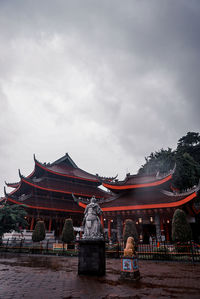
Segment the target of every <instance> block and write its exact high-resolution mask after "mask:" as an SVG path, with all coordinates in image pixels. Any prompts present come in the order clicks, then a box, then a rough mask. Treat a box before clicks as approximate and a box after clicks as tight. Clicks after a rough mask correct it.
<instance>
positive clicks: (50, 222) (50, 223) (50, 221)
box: [49, 218, 52, 232]
mask: <svg viewBox="0 0 200 299" xmlns="http://www.w3.org/2000/svg"><path fill="white" fill-rule="evenodd" d="M51 225H52V218H50V219H49V232H50V231H51Z"/></svg>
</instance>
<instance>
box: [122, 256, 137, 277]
mask: <svg viewBox="0 0 200 299" xmlns="http://www.w3.org/2000/svg"><path fill="white" fill-rule="evenodd" d="M140 278H141V277H140V271H139V267H138V259H137V257H136V256H134V257H123V258H122V259H121V272H120V279H123V280H132V281H137V280H139V279H140Z"/></svg>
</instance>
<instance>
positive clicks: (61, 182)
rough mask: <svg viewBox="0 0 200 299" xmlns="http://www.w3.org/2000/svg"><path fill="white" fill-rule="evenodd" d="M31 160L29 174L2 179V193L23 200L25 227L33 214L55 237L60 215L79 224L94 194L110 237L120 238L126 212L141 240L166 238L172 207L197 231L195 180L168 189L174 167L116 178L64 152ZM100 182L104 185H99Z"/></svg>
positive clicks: (32, 220) (31, 224) (168, 238)
mask: <svg viewBox="0 0 200 299" xmlns="http://www.w3.org/2000/svg"><path fill="white" fill-rule="evenodd" d="M34 162H35V168H34V171H33V172H32V173H31V174H30V175H29V176H27V177H24V176H22V175H21V173H20V171H19V176H20V181H19V182H18V183H13V184H11V183H6V185H7V186H8V187H12V188H14V190H13V191H12V192H10V193H7V192H6V191H5V197H4V200H7V201H8V202H10V203H16V204H23V205H24V206H25V208H26V210H27V212H28V217H27V220H28V222H29V228H28V229H29V230H33V228H34V224H35V222H36V220H37V218H40V219H42V220H44V221H45V224H46V229H47V230H49V231H52V230H53V231H54V232H55V236H57V237H59V235H60V234H61V231H62V227H63V224H64V220H65V218H68V217H71V218H72V219H73V223H74V226H75V227H77V228H80V227H81V225H82V219H83V212H84V209H85V207H86V205H87V203H89V198H91V197H92V196H95V197H96V199H97V201H98V203H99V205H100V207H101V209H102V210H103V216H102V217H101V223H102V225H103V227H104V232H105V234H106V235H107V237H108V239H111V240H112V241H117V240H118V241H120V240H121V239H122V231H123V225H124V222H125V220H126V219H128V218H129V219H133V220H134V221H135V223H136V226H137V230H138V234H139V236H140V241H141V242H143V243H148V242H149V237H150V236H154V237H155V238H156V239H157V240H160V239H162V240H165V241H171V222H172V217H173V213H174V211H175V209H177V208H181V209H183V210H184V211H185V212H186V214H187V218H188V221H189V222H190V224H191V227H192V231H193V238H194V240H198V238H199V237H200V235H199V234H200V233H199V229H198V225H199V222H200V221H199V220H200V219H199V215H200V214H199V212H200V205H199V201H197V193H198V191H199V189H200V184H199V185H198V186H194V188H192V189H190V190H187V191H186V192H183V193H180V192H178V191H174V190H172V188H171V181H172V177H173V173H174V171H175V168H174V169H172V170H171V171H170V172H169V173H167V174H162V175H160V174H158V173H157V174H153V175H148V176H147V175H130V174H127V175H126V177H125V179H124V180H123V181H119V180H117V179H116V177H115V178H107V177H100V176H98V175H93V174H90V173H88V172H86V171H84V170H82V169H80V168H79V167H78V166H77V165H76V164H75V162H74V161H73V160H72V159H71V157H70V156H69V155H68V154H66V155H65V156H63V157H62V158H60V159H58V160H56V161H55V162H53V163H48V164H47V163H40V162H39V161H38V160H36V158H35V157H34ZM101 185H103V186H104V189H105V188H106V189H107V190H108V191H104V190H103V189H101V188H100V186H101ZM74 199H75V200H74ZM80 230H81V229H80Z"/></svg>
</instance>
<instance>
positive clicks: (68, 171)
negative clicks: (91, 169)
mask: <svg viewBox="0 0 200 299" xmlns="http://www.w3.org/2000/svg"><path fill="white" fill-rule="evenodd" d="M35 164H36V165H37V166H39V167H40V168H42V169H44V170H46V171H47V172H50V173H53V174H56V175H58V176H64V177H68V178H74V179H79V180H84V181H89V182H96V183H99V184H100V181H99V179H97V177H96V176H95V175H93V174H90V173H88V172H86V171H84V170H82V169H80V168H74V167H71V166H70V165H53V166H46V165H44V164H41V163H39V162H35Z"/></svg>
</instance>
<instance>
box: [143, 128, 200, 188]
mask: <svg viewBox="0 0 200 299" xmlns="http://www.w3.org/2000/svg"><path fill="white" fill-rule="evenodd" d="M145 161H146V162H145V164H144V165H142V166H141V168H140V169H139V171H138V173H139V174H147V175H148V174H156V173H158V172H159V173H166V172H167V171H169V170H170V169H172V168H173V166H174V165H175V163H176V170H175V173H174V175H173V179H172V185H173V187H175V188H178V189H179V190H180V191H183V190H185V189H188V188H191V187H193V186H194V185H197V184H198V181H199V178H200V135H199V133H195V132H188V133H187V134H186V136H183V137H182V138H180V139H179V140H178V143H177V148H176V150H174V151H173V150H172V149H171V148H168V149H167V150H164V149H161V150H160V151H156V152H155V153H151V154H150V155H149V156H148V157H146V158H145Z"/></svg>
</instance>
